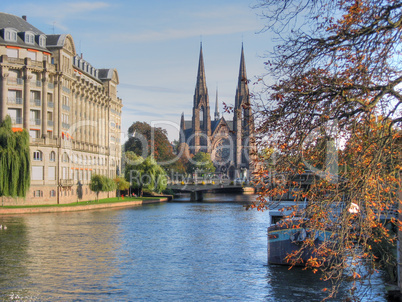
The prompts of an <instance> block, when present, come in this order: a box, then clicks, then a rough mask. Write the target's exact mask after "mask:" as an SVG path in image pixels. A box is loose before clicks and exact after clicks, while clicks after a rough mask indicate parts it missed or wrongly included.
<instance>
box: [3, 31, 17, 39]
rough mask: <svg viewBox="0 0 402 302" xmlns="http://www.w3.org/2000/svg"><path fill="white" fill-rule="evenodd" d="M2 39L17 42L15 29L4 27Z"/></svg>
mask: <svg viewBox="0 0 402 302" xmlns="http://www.w3.org/2000/svg"><path fill="white" fill-rule="evenodd" d="M3 39H4V40H5V41H7V42H17V30H16V29H14V28H5V29H4V31H3Z"/></svg>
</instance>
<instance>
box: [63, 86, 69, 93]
mask: <svg viewBox="0 0 402 302" xmlns="http://www.w3.org/2000/svg"><path fill="white" fill-rule="evenodd" d="M61 89H62V90H63V91H64V92H66V93H70V92H71V91H70V89H69V88H67V87H65V86H63V87H61Z"/></svg>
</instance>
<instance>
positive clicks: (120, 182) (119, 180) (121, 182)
mask: <svg viewBox="0 0 402 302" xmlns="http://www.w3.org/2000/svg"><path fill="white" fill-rule="evenodd" d="M114 182H115V183H116V187H117V190H119V191H126V190H128V189H129V188H130V183H129V182H128V181H127V180H126V179H125V178H124V177H116V178H115V179H114Z"/></svg>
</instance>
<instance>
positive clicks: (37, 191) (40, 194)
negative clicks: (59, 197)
mask: <svg viewBox="0 0 402 302" xmlns="http://www.w3.org/2000/svg"><path fill="white" fill-rule="evenodd" d="M33 193H34V196H33V197H43V191H41V190H35V191H34V192H33Z"/></svg>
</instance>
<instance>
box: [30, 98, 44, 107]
mask: <svg viewBox="0 0 402 302" xmlns="http://www.w3.org/2000/svg"><path fill="white" fill-rule="evenodd" d="M41 103H42V102H41V100H38V99H36V100H33V101H31V105H33V106H39V107H40V105H41Z"/></svg>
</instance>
